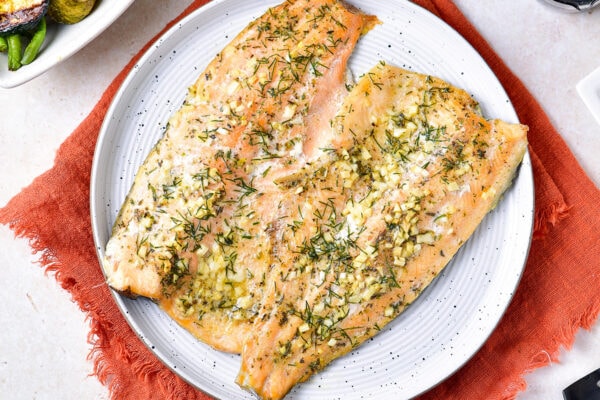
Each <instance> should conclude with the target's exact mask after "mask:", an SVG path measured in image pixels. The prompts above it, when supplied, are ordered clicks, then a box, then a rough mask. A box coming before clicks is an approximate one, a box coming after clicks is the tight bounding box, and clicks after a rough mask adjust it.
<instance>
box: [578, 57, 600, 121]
mask: <svg viewBox="0 0 600 400" xmlns="http://www.w3.org/2000/svg"><path fill="white" fill-rule="evenodd" d="M577 92H578V93H579V96H581V99H582V100H583V102H584V103H585V105H586V106H587V108H589V110H590V112H591V113H592V115H593V116H594V118H596V121H598V123H599V124H600V67H598V68H597V69H596V70H594V71H593V72H592V73H591V74H589V75H588V76H586V77H585V78H583V79H582V80H581V81H579V83H578V84H577Z"/></svg>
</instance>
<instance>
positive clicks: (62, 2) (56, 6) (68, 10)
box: [48, 0, 96, 24]
mask: <svg viewBox="0 0 600 400" xmlns="http://www.w3.org/2000/svg"><path fill="white" fill-rule="evenodd" d="M95 3H96V0H50V6H49V8H48V15H49V16H50V17H51V18H52V19H53V20H54V21H56V22H58V23H60V24H75V23H77V22H79V21H81V20H82V19H84V18H85V17H87V16H88V15H89V14H90V13H91V12H92V9H93V8H94V4H95Z"/></svg>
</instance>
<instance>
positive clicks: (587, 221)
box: [0, 0, 600, 400]
mask: <svg viewBox="0 0 600 400" xmlns="http://www.w3.org/2000/svg"><path fill="white" fill-rule="evenodd" d="M205 2H206V0H196V1H194V2H193V3H192V4H191V5H190V7H189V8H188V9H186V10H185V11H184V12H183V14H182V15H181V16H180V17H179V18H178V19H177V20H179V19H180V18H181V17H182V16H184V15H187V14H189V13H190V12H191V11H192V10H194V9H196V8H198V7H200V6H201V5H203V4H204V3H205ZM415 2H416V3H418V4H420V5H421V6H423V7H425V8H427V9H429V10H431V11H432V12H434V13H436V14H437V15H439V16H440V17H441V18H442V19H444V20H445V21H447V22H448V23H449V24H450V25H452V26H453V27H454V28H455V29H456V30H457V31H458V32H460V33H461V34H462V35H463V36H464V37H465V38H466V39H467V40H468V41H470V42H471V44H472V45H473V46H474V47H475V48H476V49H477V50H478V51H479V52H480V54H481V55H482V56H483V57H484V58H485V59H486V60H487V62H488V63H489V65H490V66H491V67H492V69H493V70H494V71H495V73H496V75H497V76H498V77H499V79H500V80H501V81H502V83H503V85H504V87H505V88H506V90H507V92H508V93H509V96H510V98H511V100H512V102H513V104H514V106H515V108H516V110H517V112H518V115H519V118H520V120H521V122H523V123H525V124H527V125H529V127H530V134H529V141H530V150H531V155H532V160H533V169H534V176H535V185H536V192H535V194H536V205H535V206H536V221H535V235H534V240H533V243H532V247H531V252H530V255H529V259H528V262H527V266H526V268H525V272H524V275H523V278H522V280H521V283H520V285H519V287H518V290H517V292H516V294H515V296H514V298H513V300H512V302H511V304H510V306H509V308H508V310H507V312H506V314H505V315H504V317H503V319H502V320H501V321H500V323H499V325H498V326H497V329H496V330H495V331H494V332H493V334H492V335H491V337H490V338H489V340H488V341H487V342H486V343H485V345H484V346H483V347H482V348H481V349H480V351H479V352H478V353H477V354H476V355H475V356H474V357H473V358H472V359H471V360H470V361H469V362H468V363H467V364H466V365H465V366H464V367H463V368H461V369H460V370H459V371H457V372H456V373H455V374H454V375H453V376H451V377H450V378H448V379H447V380H446V381H444V382H443V383H441V384H440V385H438V386H437V387H435V388H433V389H432V390H430V391H429V392H428V393H425V394H423V395H422V396H421V397H420V398H421V399H461V400H463V399H477V400H479V399H510V398H513V397H514V396H515V395H516V394H517V393H518V392H519V391H520V390H523V389H524V388H525V381H524V379H523V375H524V374H525V373H527V372H529V371H531V370H533V369H534V368H537V367H540V366H543V365H545V364H548V363H549V362H550V361H557V357H558V352H559V350H560V348H561V346H564V347H567V348H568V347H570V346H571V344H572V342H573V339H574V334H575V332H576V331H577V330H578V329H579V328H581V327H583V328H589V327H590V326H591V325H592V324H593V323H594V322H595V320H596V318H597V316H598V313H599V311H600V296H597V290H598V288H599V287H600V274H599V273H598V272H599V268H600V235H599V233H598V232H600V211H599V210H598V206H597V205H598V204H600V191H599V190H598V189H597V188H596V187H595V186H594V184H593V183H592V182H591V181H590V180H589V179H588V177H587V176H586V175H585V173H584V172H583V171H582V169H581V168H580V167H579V165H578V163H577V161H576V160H575V158H574V157H573V155H572V154H571V152H570V151H569V149H568V148H567V146H566V145H565V143H564V142H563V140H562V139H561V137H560V135H559V134H558V133H557V132H556V130H555V129H554V128H553V127H552V125H551V124H550V122H549V120H548V118H547V116H546V115H545V114H544V112H543V110H542V109H541V108H540V106H539V105H538V103H537V102H536V100H535V99H534V98H533V97H532V96H531V94H530V93H529V92H528V91H527V89H526V88H525V87H524V86H523V84H522V83H521V82H520V81H519V79H518V78H517V77H516V76H515V75H514V74H513V73H512V72H511V71H510V70H509V69H508V68H507V67H506V65H504V63H503V62H502V60H501V59H500V58H499V57H498V56H497V55H496V54H495V53H494V51H493V50H492V49H491V47H490V46H489V45H488V44H487V43H486V42H485V40H484V39H483V38H482V37H481V36H480V35H479V34H478V33H477V31H476V30H475V29H474V28H473V26H471V25H470V23H469V22H468V21H467V20H466V19H465V17H464V16H463V15H462V14H461V12H460V11H459V10H458V9H457V8H456V6H455V5H454V4H453V3H452V2H451V1H450V0H415ZM175 22H176V21H174V22H172V23H171V24H169V26H171V25H173V24H174V23H175ZM167 28H168V27H167ZM165 29H166V28H165ZM163 32H164V30H163ZM161 33H162V32H161ZM147 48H148V45H147V46H146V47H144V48H143V49H142V50H141V51H140V53H138V55H136V56H135V57H134V59H133V60H132V61H131V62H130V63H129V64H128V65H127V66H126V67H125V69H124V70H123V71H122V72H121V73H120V74H119V75H118V76H117V77H116V78H115V80H114V81H113V82H112V83H111V85H110V86H109V87H108V88H107V90H106V92H105V93H104V94H103V96H102V98H101V100H100V101H99V102H98V104H97V105H96V106H95V107H94V109H93V110H92V112H91V113H90V114H89V115H88V117H87V118H86V119H85V120H84V121H83V122H82V123H81V124H80V125H79V127H78V128H77V129H76V130H75V131H74V132H73V133H72V134H71V136H70V137H69V138H68V139H67V140H66V141H65V142H64V143H63V144H62V146H61V147H60V149H59V150H58V153H57V155H56V160H55V164H54V167H53V168H52V169H51V170H49V171H47V172H46V173H44V174H43V175H41V176H40V177H38V178H36V179H35V180H34V182H33V183H32V184H31V185H30V186H29V187H27V188H26V189H24V190H23V191H22V192H21V193H20V194H19V195H17V196H16V197H14V198H13V199H12V200H11V201H10V202H9V203H8V205H7V206H6V207H4V208H3V209H0V223H3V224H9V226H10V227H11V228H12V229H13V230H14V231H15V233H16V235H17V236H21V237H25V238H28V239H29V240H30V243H31V246H32V248H33V251H35V252H38V253H39V254H40V255H41V257H40V262H41V264H42V266H44V267H45V268H46V269H47V270H48V271H51V272H54V274H55V277H56V279H57V280H58V282H60V284H61V285H62V287H63V288H64V289H66V290H68V291H69V292H70V293H71V294H72V296H73V300H74V301H76V302H77V303H78V304H79V306H80V307H81V309H82V311H84V312H85V313H86V314H87V316H88V320H89V321H90V324H91V331H90V334H89V341H90V343H91V344H92V346H93V349H92V351H91V353H90V357H91V358H92V360H93V361H94V365H95V369H94V373H95V375H96V376H97V377H98V379H99V380H100V381H101V382H102V383H103V384H105V385H107V386H108V388H109V391H110V393H111V395H112V397H113V398H114V399H119V400H127V399H182V400H183V399H185V400H189V399H209V397H208V396H207V395H205V394H203V393H202V392H200V391H198V390H196V389H194V388H192V387H190V386H189V385H188V384H186V383H185V382H184V381H182V380H181V379H180V378H178V377H177V376H176V375H174V374H173V373H172V372H171V371H170V370H169V369H168V368H166V367H165V366H164V365H163V364H162V363H160V362H159V361H158V359H157V358H155V356H154V355H153V354H152V353H151V352H150V351H149V350H148V349H147V348H146V347H145V346H144V345H143V344H142V342H141V341H140V340H139V339H138V338H137V337H136V335H135V334H134V333H133V332H132V331H131V329H130V328H129V326H128V324H127V323H126V321H125V319H124V318H123V317H122V315H121V313H120V312H119V310H118V308H117V306H116V304H115V302H114V301H113V299H112V298H111V294H110V291H109V289H108V287H107V286H106V284H104V280H103V275H102V273H101V270H100V267H99V264H98V261H97V259H96V253H95V249H94V244H93V240H92V233H91V226H90V216H89V209H88V204H89V176H90V168H91V162H92V157H93V151H94V145H95V142H96V139H97V135H98V132H99V129H100V125H101V123H102V119H103V117H104V115H105V112H106V110H107V108H108V106H109V103H110V102H111V100H112V98H113V96H114V94H115V92H116V90H117V88H118V87H119V85H120V84H121V83H122V81H123V79H124V78H125V76H126V74H127V73H128V72H129V70H130V69H131V68H132V66H133V65H134V63H135V61H136V60H137V59H138V58H139V57H140V55H141V54H142V52H143V51H145V50H146V49H147ZM64 182H69V185H65V184H64ZM232 379H233V378H232Z"/></svg>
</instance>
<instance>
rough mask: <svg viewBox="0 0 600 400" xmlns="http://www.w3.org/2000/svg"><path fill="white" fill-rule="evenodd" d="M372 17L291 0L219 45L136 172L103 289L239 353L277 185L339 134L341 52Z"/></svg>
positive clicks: (269, 238) (271, 239) (320, 1)
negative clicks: (150, 304)
mask: <svg viewBox="0 0 600 400" xmlns="http://www.w3.org/2000/svg"><path fill="white" fill-rule="evenodd" d="M376 23H378V21H377V19H376V18H375V17H372V16H367V15H364V14H362V13H360V12H358V11H357V10H354V9H350V8H348V7H346V6H345V5H343V4H342V3H340V2H339V1H335V0H311V1H304V0H293V1H286V2H285V3H283V4H281V5H279V6H277V7H273V8H271V9H269V10H268V11H267V12H266V13H265V14H264V15H262V16H261V17H259V18H258V19H256V20H254V21H253V22H251V23H250V24H249V25H248V26H247V27H246V28H245V29H244V30H243V31H242V32H241V33H239V34H238V36H237V37H236V38H235V39H233V41H232V42H231V43H230V44H228V45H227V46H226V47H225V48H224V49H223V50H222V51H221V52H220V53H219V54H217V56H216V57H215V58H214V60H212V62H211V63H210V64H209V65H208V66H207V68H206V70H205V71H203V72H202V74H201V75H200V76H199V78H198V79H197V81H196V82H195V83H194V84H193V85H192V86H191V87H190V88H189V93H188V95H187V97H186V99H185V102H184V104H183V106H182V107H181V108H180V109H179V110H178V111H177V112H176V113H175V114H174V115H173V116H172V117H171V119H170V120H169V124H168V128H167V130H166V132H165V134H164V136H163V137H162V138H161V140H160V141H159V142H158V143H157V144H156V146H155V148H154V149H153V150H152V151H151V153H150V154H149V156H148V157H147V159H146V160H145V161H144V163H143V165H142V166H141V167H140V169H139V171H138V172H137V175H136V177H135V180H134V183H133V186H132V188H131V190H130V192H129V194H128V196H127V198H126V199H125V202H124V204H123V206H122V208H121V210H120V213H119V215H118V217H117V219H116V222H115V224H114V228H113V232H112V236H111V238H110V240H109V242H108V244H107V246H106V251H105V256H104V259H103V260H102V266H103V270H104V272H105V275H106V279H107V282H108V284H109V285H110V286H111V287H112V288H114V289H116V290H118V291H120V292H123V293H127V294H130V295H133V296H145V297H148V298H151V299H154V300H155V301H156V302H158V303H159V304H160V306H161V307H162V308H163V309H164V310H165V311H166V312H167V313H168V314H169V315H170V316H171V317H172V318H174V319H175V320H176V321H177V322H179V323H180V324H181V325H182V326H183V327H185V328H186V329H187V330H189V331H190V332H191V333H192V334H194V335H195V336H196V337H198V338H199V339H201V340H202V341H204V342H206V343H208V344H210V345H211V346H213V347H215V348H217V349H219V350H224V351H229V352H236V353H239V352H241V348H242V342H243V338H244V337H245V336H246V335H247V333H248V329H249V328H250V327H251V324H252V321H253V319H254V318H255V317H256V315H257V314H258V310H259V308H260V300H259V299H260V297H261V293H262V291H263V289H264V287H265V283H266V276H267V273H268V269H269V268H270V267H271V265H272V264H273V261H272V258H273V254H274V252H275V251H274V246H275V245H276V240H277V238H276V234H275V231H276V229H275V228H274V226H276V225H277V219H278V218H279V217H281V215H282V209H281V208H279V209H278V208H277V204H278V203H279V202H280V199H279V197H280V194H281V190H280V189H279V187H278V186H277V184H276V183H274V182H276V181H277V180H278V177H279V176H289V175H290V174H294V172H295V171H298V170H300V169H302V168H303V167H304V166H305V165H307V164H310V163H311V162H312V161H313V160H316V159H319V158H320V157H322V156H323V154H325V150H323V149H326V148H329V147H331V146H332V145H333V144H332V143H334V141H336V140H339V139H338V138H337V137H336V136H335V135H334V133H335V132H334V131H333V130H332V127H331V125H330V121H331V120H332V119H333V117H334V116H335V114H336V112H337V110H338V109H339V106H340V104H341V101H342V99H343V97H344V96H345V95H346V94H347V88H346V81H347V75H346V64H347V60H348V58H349V56H350V55H351V53H352V50H353V49H354V46H355V44H356V42H357V41H358V39H359V38H360V36H361V35H362V34H364V33H366V32H367V31H368V30H369V29H371V27H372V26H374V25H375V24H376Z"/></svg>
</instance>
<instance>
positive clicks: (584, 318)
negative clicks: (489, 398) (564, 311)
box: [501, 299, 600, 400]
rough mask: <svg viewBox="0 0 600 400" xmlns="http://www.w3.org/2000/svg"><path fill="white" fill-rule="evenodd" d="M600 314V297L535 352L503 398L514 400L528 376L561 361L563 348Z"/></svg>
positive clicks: (524, 388)
mask: <svg viewBox="0 0 600 400" xmlns="http://www.w3.org/2000/svg"><path fill="white" fill-rule="evenodd" d="M599 314H600V299H599V300H597V301H595V302H594V304H592V305H590V307H589V308H588V309H587V310H586V311H584V312H583V314H582V315H580V316H579V317H578V318H577V319H575V320H571V321H569V322H568V324H569V325H568V326H566V327H565V329H564V330H563V332H561V333H560V334H558V335H557V336H555V337H554V338H553V340H552V343H551V345H550V346H548V347H549V348H548V349H541V350H540V351H539V352H538V353H537V354H535V355H534V356H533V357H532V358H531V361H530V363H529V365H528V366H527V368H525V370H524V371H523V373H522V374H521V376H520V377H519V379H518V380H516V381H515V382H513V383H512V384H511V385H509V386H508V387H507V388H506V390H505V392H504V395H503V396H502V397H501V400H514V399H515V398H516V397H517V395H518V394H519V393H520V392H523V391H525V390H526V389H527V379H526V376H527V375H528V374H530V373H531V372H533V371H535V370H537V369H539V368H543V367H547V366H550V365H551V364H552V363H560V357H559V356H560V353H561V351H562V350H569V349H571V348H572V347H573V344H574V343H575V339H576V335H577V332H579V331H580V330H581V329H585V330H590V329H591V328H592V327H593V325H594V324H595V322H596V321H597V319H598V315H599Z"/></svg>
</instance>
